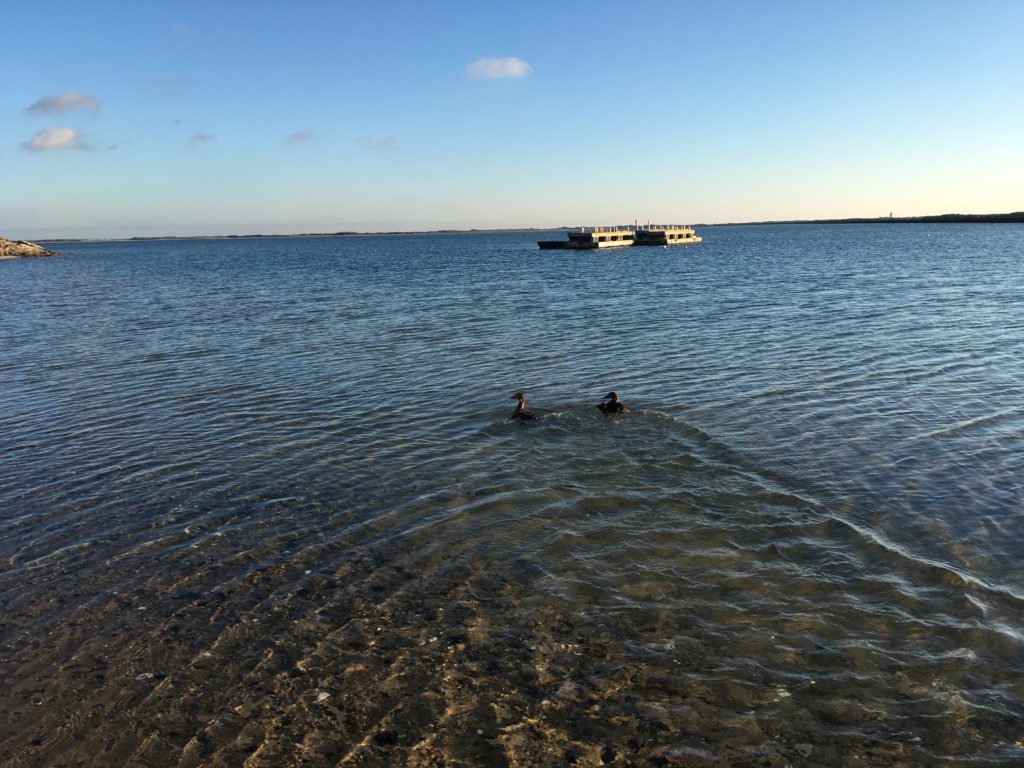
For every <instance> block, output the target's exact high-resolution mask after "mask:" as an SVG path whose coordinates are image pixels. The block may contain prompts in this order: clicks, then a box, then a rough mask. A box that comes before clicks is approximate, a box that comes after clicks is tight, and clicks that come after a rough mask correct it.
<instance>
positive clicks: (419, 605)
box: [0, 224, 1024, 767]
mask: <svg viewBox="0 0 1024 768" xmlns="http://www.w3.org/2000/svg"><path fill="white" fill-rule="evenodd" d="M700 234H701V235H703V236H704V238H705V241H704V243H702V244H701V245H698V246H693V247H690V248H688V249H685V250H684V249H679V248H677V249H641V248H633V249H628V250H624V251H617V252H616V251H613V252H607V253H592V252H586V253H577V252H570V251H565V252H560V251H543V252H542V251H538V250H537V249H536V244H535V242H534V241H535V239H536V237H535V236H532V235H528V234H519V233H511V234H473V235H450V236H440V235H438V236H408V237H364V238H304V239H265V240H207V241H166V242H131V243H103V244H99V243H89V244H71V245H67V246H63V252H64V253H63V255H62V256H60V257H57V258H53V259H39V260H30V261H13V262H0V317H2V320H3V322H2V323H0V524H2V530H3V535H2V537H0V680H2V681H3V683H2V685H0V764H3V765H5V766H6V765H10V766H56V765H66V766H72V765H138V766H199V765H212V766H242V765H245V766H279V765H280V766H300V765H302V766H315V765H363V766H370V765H414V766H442V765H445V766H478V765H480V766H504V765H510V766H534V765H578V766H602V765H610V766H631V765H636V766H640V765H670V766H702V765H721V766H725V765H729V766H776V767H781V766H786V765H790V766H812V765H813V766H818V765H844V766H845V765H849V766H877V765H894V766H895V765H899V766H930V765H957V766H960V765H962V766H974V765H979V766H982V765H983V766H992V765H1007V766H1010V765H1021V764H1024V725H1022V722H1024V575H1022V573H1024V571H1022V569H1021V567H1020V563H1021V559H1022V556H1024V449H1022V444H1021V437H1022V433H1024V394H1022V393H1024V302H1022V300H1021V297H1022V296H1024V261H1022V255H1024V227H1020V226H1017V225H964V226H961V225H919V226H918V225H882V224H879V225H850V226H813V225H805V226H769V227H716V228H705V229H704V230H702V231H701V232H700ZM610 389H615V390H617V391H618V392H619V393H620V394H621V396H622V399H623V401H625V402H626V403H628V404H629V405H630V406H631V407H632V409H633V410H632V412H631V413H628V414H622V415H619V416H611V417H610V416H605V415H603V414H602V413H600V412H599V411H597V409H595V408H594V404H595V403H596V402H598V401H600V399H601V397H602V396H603V395H604V394H605V393H606V392H607V391H608V390H610ZM517 390H522V391H524V392H525V393H526V395H527V399H528V402H527V405H528V407H529V408H531V409H533V410H536V411H537V412H538V413H539V415H540V418H539V419H538V420H536V421H533V422H517V421H513V420H511V419H510V418H508V417H509V415H510V414H511V412H512V408H513V406H514V403H513V402H512V401H511V400H509V396H510V395H511V394H512V393H514V392H516V391H517Z"/></svg>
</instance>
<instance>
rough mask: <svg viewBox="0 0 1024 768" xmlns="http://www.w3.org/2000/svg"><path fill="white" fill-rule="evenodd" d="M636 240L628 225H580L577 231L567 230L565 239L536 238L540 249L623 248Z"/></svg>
mask: <svg viewBox="0 0 1024 768" xmlns="http://www.w3.org/2000/svg"><path fill="white" fill-rule="evenodd" d="M635 242H636V238H635V233H634V231H633V230H632V229H630V228H629V227H580V228H579V231H578V232H575V231H574V232H569V233H568V239H567V240H538V241H537V245H539V246H540V247H541V249H548V248H571V249H574V250H591V249H593V248H623V247H625V246H627V245H633V244H635Z"/></svg>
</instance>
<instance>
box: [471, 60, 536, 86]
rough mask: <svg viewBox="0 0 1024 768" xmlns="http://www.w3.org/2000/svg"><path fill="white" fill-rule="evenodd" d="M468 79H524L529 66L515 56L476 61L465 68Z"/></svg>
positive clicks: (528, 72)
mask: <svg viewBox="0 0 1024 768" xmlns="http://www.w3.org/2000/svg"><path fill="white" fill-rule="evenodd" d="M466 74H467V75H468V76H469V77H472V78H475V79H482V80H498V79H501V78H504V77H526V76H527V75H528V74H530V65H529V64H527V63H526V62H525V61H523V60H522V59H517V58H516V57H515V56H509V57H507V58H504V59H500V58H499V59H477V60H476V61H474V62H473V63H472V64H470V65H469V66H467V67H466Z"/></svg>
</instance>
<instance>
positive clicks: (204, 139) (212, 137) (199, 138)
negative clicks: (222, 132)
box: [192, 133, 217, 144]
mask: <svg viewBox="0 0 1024 768" xmlns="http://www.w3.org/2000/svg"><path fill="white" fill-rule="evenodd" d="M216 140H217V135H216V134H213V133H193V134H192V143H193V144H209V143H210V142H212V141H216Z"/></svg>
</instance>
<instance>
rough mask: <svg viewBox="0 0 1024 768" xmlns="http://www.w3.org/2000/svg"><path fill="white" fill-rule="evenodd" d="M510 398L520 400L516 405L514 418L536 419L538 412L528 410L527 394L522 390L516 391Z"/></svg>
mask: <svg viewBox="0 0 1024 768" xmlns="http://www.w3.org/2000/svg"><path fill="white" fill-rule="evenodd" d="M509 400H518V401H519V405H517V406H516V410H515V412H514V413H513V414H512V418H513V419H526V420H529V419H536V418H537V414H536V413H534V412H533V411H528V410H526V396H525V395H524V394H523V393H522V392H516V393H515V394H514V395H512V397H510V398H509Z"/></svg>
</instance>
